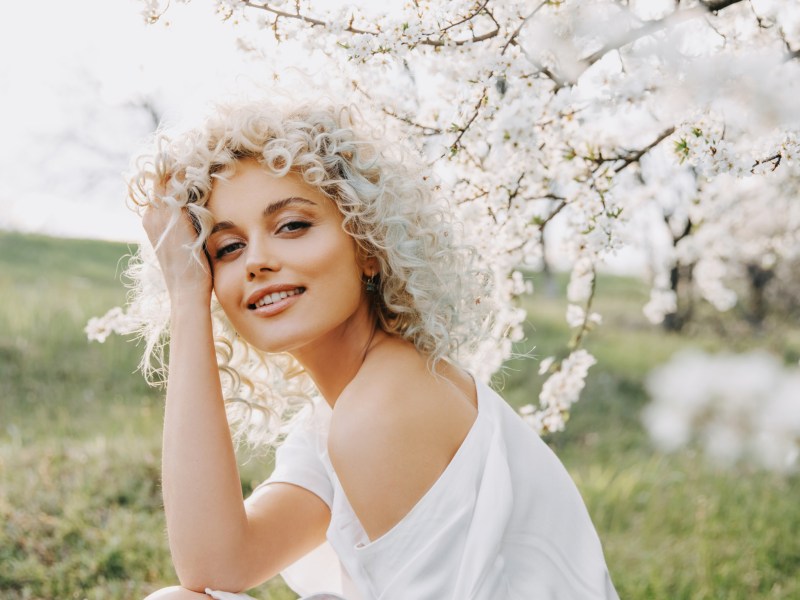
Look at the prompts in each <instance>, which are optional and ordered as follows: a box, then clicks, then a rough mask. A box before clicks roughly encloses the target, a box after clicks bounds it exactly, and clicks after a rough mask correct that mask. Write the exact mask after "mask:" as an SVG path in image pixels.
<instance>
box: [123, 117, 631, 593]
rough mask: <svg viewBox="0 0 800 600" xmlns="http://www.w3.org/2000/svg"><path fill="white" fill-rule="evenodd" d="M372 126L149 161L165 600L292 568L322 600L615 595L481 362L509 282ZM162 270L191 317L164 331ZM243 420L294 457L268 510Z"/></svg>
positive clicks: (270, 126) (334, 122)
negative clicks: (479, 373)
mask: <svg viewBox="0 0 800 600" xmlns="http://www.w3.org/2000/svg"><path fill="white" fill-rule="evenodd" d="M354 121H355V118H354V116H353V114H352V112H351V111H349V110H347V109H345V108H336V109H334V108H325V107H323V108H320V107H293V108H291V109H283V108H281V107H278V106H274V105H270V104H265V103H239V104H234V105H227V106H220V107H217V109H216V110H215V112H214V113H212V115H211V116H210V117H209V118H208V119H207V120H206V121H205V122H204V123H203V124H202V125H201V126H199V127H198V128H196V129H194V130H191V131H188V132H185V133H183V134H180V135H177V136H175V137H173V138H167V137H165V136H161V137H160V138H159V140H158V143H157V144H156V147H155V150H154V151H153V152H152V153H151V154H149V155H145V156H143V157H142V158H140V159H139V161H138V162H137V163H136V164H137V170H136V172H135V173H134V175H133V177H132V179H131V186H130V189H131V198H132V200H133V201H134V202H135V203H136V204H138V205H139V206H140V207H141V208H142V215H143V224H144V227H145V229H146V231H147V234H148V236H149V238H150V240H151V242H152V244H153V246H154V248H155V250H156V252H155V256H156V257H157V266H155V265H156V259H152V260H148V258H147V255H146V254H145V255H144V256H143V257H142V258H141V259H140V261H139V262H137V263H136V264H134V265H133V267H132V268H131V270H130V273H131V275H132V276H133V277H134V279H135V280H136V283H137V289H138V294H137V295H136V296H135V297H134V299H133V300H132V306H131V307H130V314H132V315H133V314H138V315H139V316H140V318H141V319H142V329H143V333H144V335H145V337H146V338H147V340H148V346H147V348H148V349H147V353H146V356H145V360H144V363H143V364H144V365H145V370H147V369H153V368H155V369H156V370H158V369H159V368H164V369H166V367H165V365H164V362H166V361H164V359H163V356H162V353H161V352H160V350H159V348H160V347H161V345H162V344H163V342H164V341H166V339H168V340H169V361H168V369H167V371H168V379H167V395H166V396H167V397H166V413H165V420H164V443H163V496H164V507H165V512H166V520H167V531H168V535H169V544H170V550H171V553H172V558H173V562H174V565H175V569H176V572H177V575H178V579H179V582H180V585H179V586H175V587H171V588H166V589H163V590H160V591H157V592H155V593H154V594H152V595H151V596H150V598H151V599H197V598H208V597H209V596H211V597H214V598H239V597H242V598H244V597H246V596H245V595H244V594H240V592H242V591H243V590H247V589H249V588H252V587H254V586H257V585H258V584H260V583H262V582H263V581H265V580H267V579H269V578H270V577H273V576H274V575H276V574H278V573H282V574H283V576H284V578H285V579H286V581H287V583H288V584H289V585H290V587H292V588H293V589H294V590H295V591H296V592H297V593H298V594H300V595H306V596H308V597H316V598H336V597H344V598H346V599H347V600H377V599H381V600H390V599H402V600H425V599H430V600H441V599H445V598H447V599H453V600H468V599H475V600H483V599H487V600H488V599H504V600H505V599H520V600H522V599H525V600H527V599H530V598H564V599H567V598H569V599H574V598H598V599H599V598H603V599H605V598H616V597H617V596H616V593H615V591H614V588H613V585H612V584H611V580H610V578H609V576H608V572H607V569H606V565H605V561H604V558H603V554H602V549H601V546H600V542H599V540H598V538H597V535H596V533H595V530H594V528H593V526H592V523H591V521H590V519H589V516H588V514H587V511H586V509H585V507H584V504H583V502H582V500H581V498H580V496H579V494H578V492H577V490H576V488H575V486H574V485H573V483H572V481H571V480H570V478H569V476H568V475H567V473H566V472H565V470H564V468H563V467H562V466H561V464H560V463H559V461H558V459H557V458H556V457H555V456H554V455H553V454H552V453H551V452H550V450H549V449H548V448H547V446H546V445H545V444H544V443H543V442H542V441H541V440H540V439H539V438H538V437H537V436H536V435H535V433H534V432H533V431H532V430H530V429H529V428H528V427H527V426H526V425H525V424H524V423H523V422H522V420H521V419H520V418H519V417H518V416H517V415H516V413H515V412H514V411H513V410H512V409H511V408H510V407H508V405H506V403H505V402H504V401H503V400H502V399H501V398H500V397H499V396H498V395H497V394H496V393H495V392H494V391H492V390H491V389H490V388H489V387H487V386H486V385H485V384H484V383H482V382H481V381H477V380H476V379H475V378H473V377H472V375H471V374H470V372H468V371H467V370H465V369H464V368H463V367H462V366H461V365H463V364H467V363H466V361H467V360H469V359H472V360H473V361H474V360H475V359H476V354H475V353H476V352H477V351H478V348H479V346H480V344H481V343H483V342H484V341H485V338H486V332H487V330H488V329H489V327H490V326H491V312H490V308H491V307H490V295H489V293H488V285H489V283H490V282H489V280H488V278H487V277H486V276H485V273H483V272H482V271H480V270H478V269H476V268H475V267H474V266H473V263H472V259H473V257H472V255H471V253H470V252H469V250H468V249H467V247H465V246H463V245H462V244H461V242H460V241H459V235H458V233H459V232H458V228H457V227H456V225H455V224H454V223H453V222H452V221H451V218H450V216H449V214H450V213H449V211H448V210H447V206H446V204H444V203H443V202H442V201H441V200H440V199H438V198H436V196H435V195H434V194H433V193H432V192H431V190H430V189H429V187H428V185H427V184H426V182H425V180H424V177H423V175H422V174H421V172H420V171H419V170H418V169H416V168H415V167H413V166H411V164H410V161H409V159H408V158H407V157H406V158H403V157H397V156H394V155H393V154H392V152H390V149H389V148H387V147H386V146H384V145H383V144H381V143H379V142H378V141H377V139H375V137H372V136H368V135H366V134H365V133H364V131H365V130H364V129H363V127H362V129H361V130H359V126H358V125H357V124H356V123H355V122H354ZM154 269H155V270H154ZM159 272H160V273H159ZM154 278H156V279H159V278H163V279H162V280H161V281H163V283H165V284H166V293H167V294H168V297H169V320H168V323H167V322H166V321H164V320H159V319H150V318H148V317H147V315H148V311H151V312H152V311H154V310H156V308H154V307H157V306H158V305H159V301H158V298H157V297H156V296H157V294H156V293H154V292H153V291H152V290H153V289H154V288H153V285H154ZM157 287H158V286H156V288H157ZM156 312H157V310H156ZM477 358H478V359H479V357H477ZM154 363H155V364H154ZM473 364H474V363H473ZM229 426H230V427H232V428H233V430H234V433H238V434H242V435H248V436H249V437H251V438H253V437H254V436H256V437H260V439H261V440H262V441H264V442H265V443H269V444H274V445H277V446H278V451H277V456H276V467H275V470H274V472H273V474H272V475H271V476H270V477H269V479H267V480H266V481H265V482H264V483H263V484H261V485H260V486H259V487H258V488H257V489H256V490H255V491H254V492H253V494H252V495H251V496H250V497H249V498H247V499H244V498H243V497H242V491H241V485H240V480H239V475H238V470H237V465H236V460H235V455H234V439H232V435H231V429H230V428H229ZM242 432H244V433H242ZM284 433H286V435H285V439H284V435H283V434H284ZM234 437H235V436H234Z"/></svg>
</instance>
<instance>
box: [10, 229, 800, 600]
mask: <svg viewBox="0 0 800 600" xmlns="http://www.w3.org/2000/svg"><path fill="white" fill-rule="evenodd" d="M128 252H129V249H128V248H127V247H126V246H124V245H121V244H111V243H106V242H94V241H80V240H61V239H52V238H46V237H38V236H28V235H19V234H12V233H0V484H1V485H0V597H2V598H4V599H6V598H7V599H9V600H16V599H23V598H24V599H38V598H58V599H71V598H75V599H83V598H87V599H92V598H104V599H105V598H141V597H143V596H144V595H146V594H147V593H149V592H151V591H153V590H155V589H157V588H158V587H161V586H164V585H168V584H173V583H174V582H175V577H174V573H173V571H172V567H171V564H170V560H169V553H168V549H167V543H166V535H165V531H164V520H163V515H162V512H161V499H160V491H159V461H160V458H159V452H160V439H159V438H160V424H161V412H162V392H161V391H158V390H152V389H150V388H148V387H147V386H146V385H145V384H144V383H143V382H142V380H141V378H140V377H139V376H138V375H137V374H135V372H134V371H135V369H136V365H137V362H138V355H139V352H140V349H139V348H137V347H136V346H135V344H133V343H131V342H129V341H126V340H124V339H121V338H117V337H112V338H109V339H108V341H106V343H105V344H97V343H92V344H90V343H88V342H87V341H86V339H85V335H84V334H83V331H82V330H83V327H84V325H85V323H86V321H87V320H88V318H89V317H90V316H94V315H99V314H102V313H104V312H105V311H106V310H107V309H108V308H109V307H111V306H114V305H117V304H120V303H121V302H122V301H123V300H124V295H125V290H124V288H123V287H122V285H121V284H120V283H119V277H118V275H119V272H120V265H121V264H122V263H121V262H120V261H121V257H123V256H124V255H125V254H127V253H128ZM535 283H536V284H537V287H542V288H544V286H540V285H539V284H540V283H541V282H540V281H538V280H537V281H535ZM557 285H558V286H561V287H562V288H563V286H564V281H563V280H558V281H557ZM599 286H600V289H599V291H598V294H599V297H598V309H599V310H600V311H601V312H602V313H603V315H604V319H605V323H604V325H603V326H602V327H601V328H599V329H598V330H597V331H596V332H594V333H593V334H592V335H591V336H590V338H589V341H588V347H589V349H590V350H591V351H592V352H593V353H594V354H595V355H596V356H597V357H598V360H599V363H598V365H596V366H595V367H593V368H592V370H591V372H590V376H589V380H588V383H587V388H586V390H585V392H584V395H583V397H582V399H581V401H580V403H579V404H577V405H576V406H575V408H574V410H573V414H572V416H571V419H570V422H569V425H568V427H567V430H566V431H565V432H563V433H561V434H558V435H556V436H552V437H551V438H549V439H548V442H549V443H550V444H551V446H553V447H554V449H555V450H556V451H557V452H558V454H559V456H560V457H561V459H562V460H563V461H564V463H565V465H566V466H567V468H568V469H569V471H570V473H571V474H572V476H573V477H574V479H575V481H576V483H577V484H578V486H579V488H580V490H581V492H582V494H583V496H584V498H585V500H586V503H587V505H588V507H589V511H590V513H591V514H592V517H593V519H594V522H595V525H596V527H597V529H598V532H599V534H600V537H601V539H602V541H603V545H604V549H605V553H606V560H607V562H608V565H609V568H610V570H611V573H612V576H613V578H614V581H615V584H616V586H617V589H618V591H619V593H620V597H622V598H626V599H628V598H632V599H636V598H646V599H651V598H652V599H670V600H673V599H681V598H687V599H688V598H692V599H694V598H720V599H736V598H747V599H753V598H770V599H778V598H797V597H800V580H799V579H798V578H797V573H798V572H800V538H798V536H797V535H796V532H797V531H800V508H798V504H797V498H798V497H800V478H798V477H797V476H794V477H789V478H786V477H779V476H776V475H772V474H768V473H763V472H758V471H754V470H750V469H749V468H748V467H739V468H738V469H736V470H734V471H722V470H718V469H716V468H715V467H713V466H711V465H709V464H707V463H706V462H705V461H704V460H703V459H702V457H701V456H699V455H697V454H696V452H695V451H694V450H693V449H688V450H686V451H683V452H679V453H676V454H673V455H668V456H664V455H660V454H658V453H656V452H655V451H654V450H652V448H651V447H650V445H649V442H648V440H647V437H646V435H645V433H644V431H643V430H642V427H641V425H640V420H639V413H640V410H641V408H642V406H644V404H645V403H646V401H647V398H646V395H645V393H644V389H643V385H642V381H643V377H644V375H645V374H646V373H647V371H648V370H649V369H650V368H652V367H653V366H655V365H657V364H659V363H661V362H663V361H664V360H666V359H667V358H668V357H669V356H670V355H671V354H672V353H673V352H675V351H676V350H678V349H681V348H685V347H687V346H694V347H702V348H705V349H708V350H718V349H723V348H726V349H727V348H735V349H737V350H740V349H746V348H748V347H752V346H754V345H763V346H767V347H769V348H770V349H772V350H773V351H775V352H778V353H779V354H781V355H783V356H784V357H786V358H787V360H791V359H793V360H797V357H800V327H798V326H797V325H796V324H795V325H794V326H792V327H789V326H784V327H783V328H782V329H781V331H780V335H778V334H771V335H763V334H762V335H761V337H759V338H758V339H755V338H754V337H753V336H752V335H742V331H741V330H740V329H738V325H736V323H735V322H732V321H731V320H730V319H729V320H727V321H726V320H725V319H720V318H719V317H716V316H710V317H709V318H708V319H707V320H706V321H705V322H704V323H705V325H704V326H701V327H697V328H696V329H695V330H694V331H692V332H691V335H689V336H684V337H680V336H676V335H665V334H664V333H662V332H660V331H659V330H658V329H655V328H653V327H651V326H649V325H647V324H646V323H645V321H644V319H643V317H642V316H641V306H642V304H643V302H644V300H645V298H646V290H644V289H643V287H642V286H641V285H640V284H639V283H638V282H635V281H632V280H628V279H624V278H613V277H605V278H603V279H601V281H600V282H599ZM562 298H563V295H562V296H556V298H555V299H549V298H547V297H546V296H545V295H544V294H537V295H535V296H534V297H533V298H531V299H529V300H528V301H527V302H529V305H528V306H527V308H528V310H529V313H528V314H529V321H530V322H529V325H528V341H527V342H526V343H525V344H523V345H522V346H521V347H520V351H524V350H530V345H533V344H535V346H536V348H535V350H534V353H535V354H536V355H538V356H541V357H544V356H548V355H550V354H553V353H556V352H558V351H559V350H560V348H561V346H562V345H563V343H564V341H565V340H566V339H567V338H568V331H567V329H566V325H565V324H564V322H563V312H564V306H563V300H562ZM536 366H537V365H536V363H535V362H534V361H531V360H530V359H528V360H515V361H510V362H509V364H508V365H507V369H506V372H505V376H504V378H503V387H504V389H503V394H504V396H505V397H506V398H507V399H508V400H509V401H510V402H511V403H512V404H515V405H521V404H524V403H527V402H530V401H531V400H533V399H535V397H536V396H537V394H538V389H539V387H540V386H541V383H542V378H541V377H540V376H538V374H537V372H536ZM270 469H271V464H270V461H269V460H266V459H264V460H255V459H253V460H249V461H248V462H247V464H246V465H245V466H244V467H243V469H242V486H243V489H244V490H245V492H247V491H249V490H250V489H251V488H252V487H253V485H255V483H257V482H258V481H260V480H261V479H263V478H264V477H266V476H267V474H268V473H269V471H270ZM253 593H254V595H256V596H257V597H260V598H264V599H267V598H269V599H272V600H289V599H292V598H296V596H295V595H294V594H292V593H291V592H290V591H289V590H288V589H287V588H286V587H285V586H284V585H283V583H282V582H281V580H280V579H279V578H276V579H275V580H273V581H270V582H268V583H267V584H265V585H264V586H261V587H260V588H259V589H258V590H256V591H255V592H253Z"/></svg>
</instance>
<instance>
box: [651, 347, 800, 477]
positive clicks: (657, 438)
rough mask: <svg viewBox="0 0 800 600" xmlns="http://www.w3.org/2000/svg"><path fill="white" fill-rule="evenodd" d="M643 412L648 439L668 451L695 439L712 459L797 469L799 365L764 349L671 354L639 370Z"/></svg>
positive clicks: (789, 469) (732, 463)
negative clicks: (643, 379)
mask: <svg viewBox="0 0 800 600" xmlns="http://www.w3.org/2000/svg"><path fill="white" fill-rule="evenodd" d="M647 390H648V392H649V394H650V396H651V398H652V401H651V403H650V404H649V405H648V406H647V407H646V408H645V410H644V413H643V420H644V424H645V427H646V428H647V430H648V432H649V433H650V437H651V438H652V440H653V442H654V443H655V444H656V446H657V447H659V448H660V449H661V450H663V451H665V452H672V451H675V450H678V449H680V448H682V447H684V446H686V445H687V444H690V443H691V442H693V441H696V442H697V443H698V444H699V445H700V446H701V447H702V448H703V449H704V451H705V452H706V454H707V456H708V457H709V458H710V459H711V460H713V461H714V462H716V463H718V464H722V465H728V466H730V465H734V464H737V463H738V462H740V461H742V460H749V461H751V462H754V463H755V464H758V465H760V466H762V467H763V468H765V469H769V470H773V471H778V472H789V471H795V470H797V466H798V451H799V450H800V369H799V368H797V367H784V366H783V364H782V363H781V362H780V360H778V359H777V358H776V357H774V356H772V355H770V354H768V353H766V352H764V351H753V352H750V353H747V354H740V355H733V354H719V355H710V354H706V353H704V352H701V351H698V350H693V351H686V352H681V353H678V354H676V355H675V356H674V357H673V358H672V360H671V361H670V362H668V363H667V364H665V365H663V366H661V367H658V368H657V369H655V370H654V371H652V372H651V373H650V375H649V376H648V378H647Z"/></svg>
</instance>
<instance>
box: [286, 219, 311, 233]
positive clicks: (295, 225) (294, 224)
mask: <svg viewBox="0 0 800 600" xmlns="http://www.w3.org/2000/svg"><path fill="white" fill-rule="evenodd" d="M309 227H311V223H309V222H307V221H289V222H288V223H284V224H283V225H281V226H280V227H279V228H278V231H285V232H287V233H293V232H295V231H300V230H301V229H308V228H309Z"/></svg>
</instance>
